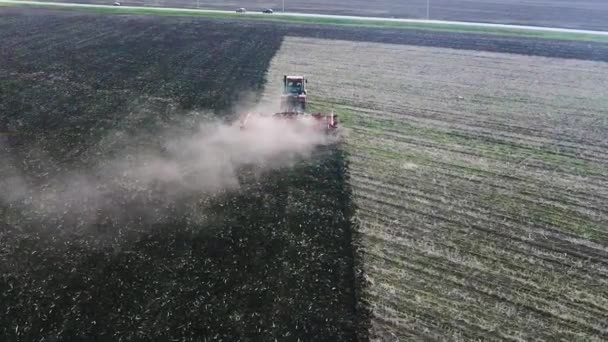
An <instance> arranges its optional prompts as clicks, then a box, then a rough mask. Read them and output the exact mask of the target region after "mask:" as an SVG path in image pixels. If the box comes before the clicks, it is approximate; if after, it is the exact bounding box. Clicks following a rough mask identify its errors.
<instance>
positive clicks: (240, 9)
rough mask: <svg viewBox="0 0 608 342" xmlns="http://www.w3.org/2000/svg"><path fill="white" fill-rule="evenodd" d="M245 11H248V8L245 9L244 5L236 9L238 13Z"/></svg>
mask: <svg viewBox="0 0 608 342" xmlns="http://www.w3.org/2000/svg"><path fill="white" fill-rule="evenodd" d="M245 12H247V10H246V9H244V8H243V7H241V8H237V9H236V13H245Z"/></svg>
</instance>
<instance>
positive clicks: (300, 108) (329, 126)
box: [241, 75, 338, 133]
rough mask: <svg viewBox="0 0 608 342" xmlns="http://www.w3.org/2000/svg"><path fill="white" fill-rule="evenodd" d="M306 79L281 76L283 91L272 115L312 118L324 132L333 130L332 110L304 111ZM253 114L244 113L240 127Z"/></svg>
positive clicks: (334, 116)
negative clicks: (276, 108) (320, 111)
mask: <svg viewBox="0 0 608 342" xmlns="http://www.w3.org/2000/svg"><path fill="white" fill-rule="evenodd" d="M307 83H308V80H307V79H306V77H304V76H288V75H284V76H283V93H282V94H281V104H280V109H279V112H278V113H275V114H273V117H275V118H278V119H290V120H297V119H302V118H312V119H314V121H315V122H316V126H317V127H318V128H319V129H324V130H325V131H326V132H328V133H329V132H334V131H336V129H337V128H338V120H337V115H335V114H334V113H333V112H332V113H330V114H327V113H308V112H307V111H306V107H307V98H306V84H307ZM252 115H253V114H251V113H249V114H246V115H245V116H244V117H243V118H241V128H246V124H247V121H248V120H249V119H250V118H251V116H252Z"/></svg>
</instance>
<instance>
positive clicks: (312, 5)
mask: <svg viewBox="0 0 608 342" xmlns="http://www.w3.org/2000/svg"><path fill="white" fill-rule="evenodd" d="M51 1H57V0H51ZM61 1H62V2H80V3H93V4H111V3H112V2H114V1H115V0H61ZM121 2H122V4H123V5H128V6H154V7H171V8H196V7H199V8H207V9H215V10H234V9H236V8H238V7H246V8H247V9H249V10H252V11H256V12H257V11H259V10H260V9H262V8H266V7H271V8H274V9H275V10H277V11H280V10H281V8H282V5H283V1H282V0H121ZM284 3H285V9H286V10H287V11H289V12H298V13H319V14H337V15H346V16H365V17H383V18H390V17H395V18H408V19H428V18H427V14H428V15H429V17H430V19H435V20H448V21H466V22H484V23H497V24H517V25H529V26H544V27H562V28H573V29H583V30H600V31H608V20H607V18H608V1H606V0H575V1H572V0H428V1H427V0H407V1H404V0H374V1H369V0H297V1H295V0H285V1H284ZM427 4H428V5H429V7H428V10H429V11H428V13H427Z"/></svg>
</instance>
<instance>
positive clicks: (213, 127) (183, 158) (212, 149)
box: [0, 107, 335, 227]
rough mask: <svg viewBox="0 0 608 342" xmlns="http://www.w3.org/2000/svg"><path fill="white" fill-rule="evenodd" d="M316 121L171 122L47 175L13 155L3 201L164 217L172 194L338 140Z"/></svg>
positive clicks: (59, 211)
mask: <svg viewBox="0 0 608 342" xmlns="http://www.w3.org/2000/svg"><path fill="white" fill-rule="evenodd" d="M255 110H256V111H260V112H263V111H264V108H260V107H258V108H256V109H255ZM315 125H316V123H315V122H314V119H306V118H302V119H298V120H280V119H279V120H277V119H276V118H272V117H267V116H253V117H251V118H250V119H248V121H247V125H246V127H245V128H242V127H241V126H240V124H239V122H238V121H237V122H233V123H226V122H221V121H218V120H208V121H205V122H203V123H201V124H200V125H199V126H198V128H197V129H196V130H194V132H191V133H189V134H184V133H183V131H178V132H177V133H176V132H174V131H169V130H167V131H166V132H164V133H163V134H162V135H161V136H162V138H157V139H156V140H160V141H156V142H155V144H142V143H141V141H140V140H144V138H143V137H139V136H133V137H129V138H126V139H125V140H123V141H121V144H122V145H124V151H123V152H122V153H120V154H118V155H117V156H114V157H112V158H109V157H99V158H98V159H97V160H95V161H94V163H93V166H92V167H89V168H86V169H84V170H82V169H79V170H76V169H74V170H67V171H64V172H61V173H60V175H55V176H52V177H50V178H47V179H43V181H42V182H40V181H38V182H36V181H32V180H31V179H28V177H26V176H24V175H23V174H21V173H20V172H19V171H18V168H17V167H14V166H15V165H18V163H15V160H13V161H12V162H13V163H14V164H13V167H4V168H2V169H0V170H2V173H5V175H4V176H3V177H2V178H0V202H2V204H4V205H7V206H9V207H12V208H21V209H25V210H24V211H25V212H28V213H29V215H33V216H34V219H35V220H37V221H39V222H45V221H48V220H54V221H57V220H58V217H59V220H60V221H61V222H65V221H69V222H68V225H70V224H71V225H77V226H79V227H84V226H87V225H89V224H91V223H95V222H99V221H100V216H101V215H102V214H103V216H105V217H113V218H117V217H118V219H120V217H121V216H125V215H127V216H133V215H135V216H138V217H139V218H138V219H139V220H142V219H143V220H147V221H150V222H159V221H162V220H163V217H167V215H166V213H164V210H165V209H166V207H167V204H168V203H170V202H179V201H181V200H182V199H184V198H190V197H191V196H203V197H209V196H214V194H217V193H218V192H220V193H221V192H226V191H238V190H239V188H240V187H241V180H240V177H239V174H240V172H241V169H243V168H246V167H253V168H254V169H255V170H256V172H257V174H258V175H260V177H262V175H263V173H264V172H266V171H269V170H274V169H278V168H283V167H290V166H292V165H293V164H294V163H296V162H298V161H301V160H303V159H306V158H309V157H310V156H311V153H313V151H314V149H315V147H317V146H319V145H327V144H331V143H334V142H335V138H334V137H330V136H328V135H326V134H325V133H324V132H323V131H322V130H318V129H316V127H315ZM112 138H113V137H112ZM148 138H149V137H148ZM153 139H154V138H153ZM107 140H111V139H107ZM151 146H154V147H151ZM0 147H1V146H0ZM5 150H6V149H5ZM89 154H101V155H102V156H103V155H105V154H104V153H99V152H98V151H90V153H89ZM7 157H11V156H7ZM5 160H9V158H7V159H5ZM43 164H44V163H43ZM43 171H44V170H43ZM34 184H36V185H34ZM142 203H145V205H143V204H142Z"/></svg>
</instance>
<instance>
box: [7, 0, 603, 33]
mask: <svg viewBox="0 0 608 342" xmlns="http://www.w3.org/2000/svg"><path fill="white" fill-rule="evenodd" d="M1 3H6V4H26V5H45V6H52V7H81V8H108V7H111V8H112V6H107V5H98V4H80V3H66V2H50V1H21V0H0V4H1ZM121 8H125V9H138V8H141V6H122V7H121ZM145 8H146V9H149V10H158V11H172V12H193V11H195V12H200V13H210V14H225V15H235V12H234V11H228V10H214V9H191V8H169V7H152V6H146V7H145ZM248 15H254V16H260V17H264V16H274V17H281V16H284V17H295V18H319V19H329V20H336V21H339V20H360V21H361V22H362V23H363V22H395V23H416V24H430V25H431V24H441V25H450V26H454V28H455V29H457V28H458V27H463V26H467V27H479V28H488V29H509V30H522V31H539V32H561V33H576V34H593V35H599V36H608V31H597V30H582V29H568V28H558V27H542V26H530V25H509V24H495V23H482V22H460V21H445V20H425V19H406V18H384V17H371V16H354V15H334V14H312V13H297V12H284V13H281V12H277V13H274V14H263V13H260V12H248Z"/></svg>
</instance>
